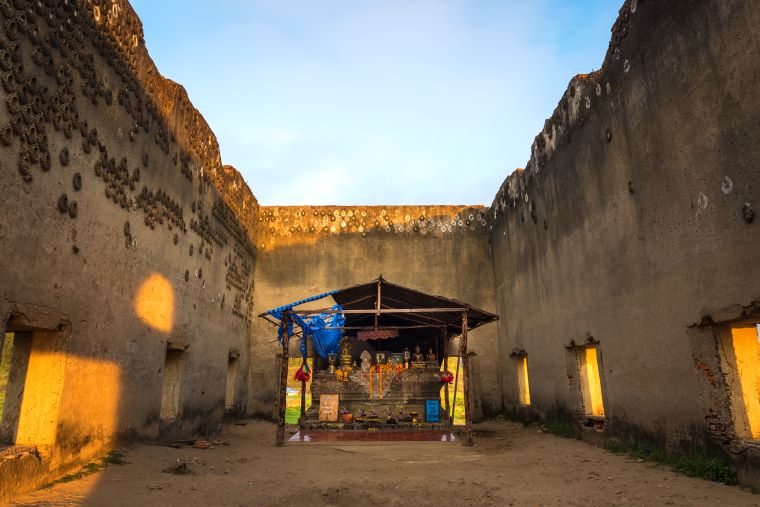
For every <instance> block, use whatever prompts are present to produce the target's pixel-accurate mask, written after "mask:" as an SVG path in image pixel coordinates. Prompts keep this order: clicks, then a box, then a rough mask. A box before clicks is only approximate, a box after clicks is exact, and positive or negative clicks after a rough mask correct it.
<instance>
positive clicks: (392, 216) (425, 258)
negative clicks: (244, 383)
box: [249, 206, 501, 416]
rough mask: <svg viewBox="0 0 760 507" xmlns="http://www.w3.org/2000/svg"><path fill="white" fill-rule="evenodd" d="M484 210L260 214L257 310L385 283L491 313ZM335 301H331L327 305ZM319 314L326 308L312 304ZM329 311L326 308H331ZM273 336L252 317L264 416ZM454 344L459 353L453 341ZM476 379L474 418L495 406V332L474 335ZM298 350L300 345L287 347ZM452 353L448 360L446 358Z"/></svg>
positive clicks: (257, 394)
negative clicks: (375, 282)
mask: <svg viewBox="0 0 760 507" xmlns="http://www.w3.org/2000/svg"><path fill="white" fill-rule="evenodd" d="M487 218H488V209H487V208H483V207H468V206H342V207H341V206H293V207H268V206H262V207H261V208H260V210H259V218H258V222H257V225H258V233H257V234H258V236H257V261H256V274H255V277H254V279H255V288H254V308H255V310H254V311H255V313H256V314H258V313H260V312H263V311H266V310H269V309H271V308H275V307H278V306H281V305H285V304H288V303H291V302H293V301H298V300H300V299H303V298H305V297H308V296H312V295H316V294H320V293H324V292H328V291H331V290H335V289H342V288H345V287H349V286H351V285H356V284H359V283H364V282H368V281H370V280H374V279H375V278H377V277H378V276H380V275H382V276H383V278H384V279H386V280H388V281H389V282H392V283H396V284H399V285H405V286H408V287H411V288H414V289H417V290H421V291H423V292H428V293H431V294H436V295H440V296H444V297H450V298H454V299H459V300H461V301H465V302H467V303H470V304H472V305H474V306H476V307H479V308H482V309H484V310H488V311H492V310H493V309H494V294H493V272H492V262H491V253H490V249H489V246H488V233H489V228H490V223H489V221H488V220H487ZM329 301H331V300H329ZM311 306H312V307H313V308H323V307H324V306H325V302H324V301H318V302H314V303H311ZM328 306H329V305H328ZM276 337H277V329H276V328H275V327H274V326H272V325H271V324H269V323H268V322H266V321H263V320H261V319H258V320H257V321H255V322H254V324H253V332H252V339H251V357H253V358H255V359H254V360H253V363H252V365H251V366H252V370H251V381H252V386H253V387H252V390H251V394H252V399H251V401H250V402H249V407H250V408H251V410H253V411H255V412H257V413H261V414H265V415H267V416H270V415H271V414H272V403H273V400H274V398H275V396H274V392H275V390H276V378H277V375H276V374H275V361H274V357H275V354H276V352H277V350H278V348H279V344H278V343H277V342H276V341H275V340H276ZM453 347H454V348H455V350H456V347H457V345H456V342H455V343H454V345H453ZM469 349H470V351H471V352H475V353H476V356H475V361H474V362H477V363H478V364H479V371H480V372H481V374H480V375H478V376H477V377H476V378H474V379H473V390H474V392H473V400H474V402H475V404H476V406H475V407H474V413H476V414H479V413H483V412H485V413H493V412H494V411H496V410H498V409H499V407H500V406H501V388H500V384H499V382H498V375H497V371H498V364H497V357H498V353H497V343H496V326H495V325H493V324H491V325H488V326H484V327H483V328H480V329H476V330H475V331H474V332H472V333H471V336H470V339H469ZM290 353H291V354H297V353H298V344H297V343H295V341H294V343H293V344H292V347H291V351H290ZM452 354H453V353H452Z"/></svg>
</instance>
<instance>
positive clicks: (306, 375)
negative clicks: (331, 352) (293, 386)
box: [296, 365, 311, 382]
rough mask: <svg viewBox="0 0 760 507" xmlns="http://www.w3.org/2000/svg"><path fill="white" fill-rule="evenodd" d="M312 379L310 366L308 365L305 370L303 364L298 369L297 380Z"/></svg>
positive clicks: (306, 380)
mask: <svg viewBox="0 0 760 507" xmlns="http://www.w3.org/2000/svg"><path fill="white" fill-rule="evenodd" d="M310 379H311V373H309V367H308V366H307V367H306V371H304V367H303V365H301V367H300V368H298V369H297V370H296V380H298V381H300V382H308V381H309V380H310Z"/></svg>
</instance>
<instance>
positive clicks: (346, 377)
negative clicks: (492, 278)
mask: <svg viewBox="0 0 760 507" xmlns="http://www.w3.org/2000/svg"><path fill="white" fill-rule="evenodd" d="M328 298H332V300H333V301H334V303H335V304H333V305H332V306H330V307H327V308H322V309H316V310H307V309H303V306H302V305H304V304H306V303H310V302H313V301H318V300H323V299H328ZM259 317H261V318H263V319H266V320H268V321H269V322H271V323H272V324H274V325H276V326H277V328H278V330H279V332H278V339H279V341H280V343H281V345H282V363H281V372H280V374H281V378H280V383H279V385H280V393H279V394H280V403H279V415H278V425H277V439H276V442H277V445H283V443H284V437H285V407H286V390H287V380H288V378H287V377H288V356H289V353H288V352H289V350H288V349H289V344H290V340H291V339H294V338H298V339H299V340H300V351H301V356H302V359H303V360H302V364H301V367H300V368H299V369H298V371H297V372H296V379H298V380H300V381H301V384H302V389H301V393H302V396H301V417H300V419H299V426H300V429H301V431H302V432H303V431H307V430H308V431H309V432H311V433H314V432H321V431H326V432H327V431H336V430H342V431H344V432H345V431H380V432H383V433H391V432H399V431H401V432H442V431H450V430H451V427H452V422H453V407H454V405H455V401H456V400H455V399H454V400H449V390H448V389H445V390H444V397H443V406H442V405H441V389H442V388H443V387H444V386H447V384H449V383H451V382H454V381H455V379H456V380H458V378H459V371H458V370H459V367H460V364H461V368H462V384H463V392H464V400H463V401H464V406H465V417H464V419H465V426H464V433H465V440H464V443H465V444H466V445H471V444H472V431H471V414H470V410H469V397H470V371H469V361H468V356H467V333H468V331H470V330H472V329H475V328H477V327H480V326H482V325H484V324H487V323H489V322H492V321H495V320H498V316H496V315H494V314H492V313H489V312H487V311H484V310H481V309H479V308H475V307H473V306H472V305H469V304H467V303H464V302H462V301H458V300H456V299H450V298H445V297H441V296H435V295H432V294H426V293H424V292H421V291H418V290H415V289H411V288H408V287H403V286H400V285H396V284H393V283H390V282H388V281H387V280H384V279H383V278H382V276H380V277H378V278H377V279H376V280H372V281H371V282H368V283H364V284H360V285H355V286H352V287H348V288H345V289H340V290H335V291H332V292H327V293H324V294H319V295H316V296H312V297H309V298H306V299H302V300H300V301H296V302H294V303H290V304H288V305H285V306H281V307H278V308H275V309H272V310H269V311H267V312H264V313H262V314H260V315H259ZM457 337H459V342H458V345H459V347H458V350H457V351H455V354H454V355H456V356H458V357H459V358H461V361H457V365H456V370H457V371H456V373H452V372H451V371H450V370H449V361H448V360H449V355H450V354H451V353H452V350H451V348H452V347H451V344H452V341H453V340H454V339H455V338H457ZM310 352H311V353H310ZM312 354H313V358H314V361H313V370H314V371H311V370H310V368H309V366H308V362H307V356H311V355H312ZM309 380H311V395H312V405H311V407H309V408H308V409H307V407H306V404H305V391H306V384H307V382H308V381H309ZM456 391H457V390H456V388H455V389H454V397H456Z"/></svg>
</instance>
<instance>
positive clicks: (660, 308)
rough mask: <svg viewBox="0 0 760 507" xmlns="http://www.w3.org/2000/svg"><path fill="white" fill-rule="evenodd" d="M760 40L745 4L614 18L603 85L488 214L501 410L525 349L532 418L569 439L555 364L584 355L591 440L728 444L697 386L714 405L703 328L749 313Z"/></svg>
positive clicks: (566, 399) (568, 384)
mask: <svg viewBox="0 0 760 507" xmlns="http://www.w3.org/2000/svg"><path fill="white" fill-rule="evenodd" d="M758 26H760V4H758V3H757V2H746V1H738V0H721V1H718V0H704V1H698V2H692V1H687V0H675V1H670V2H655V1H651V0H647V1H643V0H639V1H638V2H637V1H635V0H628V1H626V2H625V4H624V6H623V7H622V9H621V11H620V17H619V19H618V21H617V22H616V24H615V26H614V27H613V34H612V41H611V43H610V49H609V51H608V53H607V56H606V59H605V61H604V64H603V66H602V68H601V70H599V71H597V72H595V73H593V74H589V75H580V76H577V77H576V78H575V79H573V80H572V81H571V83H570V85H569V87H568V89H567V91H566V92H565V94H564V95H563V97H562V99H561V101H560V103H559V105H558V106H557V109H556V110H555V112H554V114H553V116H552V117H551V118H550V119H549V120H547V122H546V124H545V128H544V130H543V131H542V132H541V133H540V134H539V135H538V136H537V137H536V140H535V142H534V144H533V148H532V156H531V159H530V161H529V162H528V164H527V166H526V168H525V170H521V171H517V172H515V173H514V174H513V175H511V176H510V177H508V178H507V179H506V181H505V182H504V184H503V185H502V187H501V189H500V190H499V192H498V193H497V195H496V197H495V199H494V202H493V205H492V208H491V212H492V215H491V218H492V219H493V220H494V229H493V239H492V241H493V255H494V274H495V283H496V297H497V312H496V313H499V314H501V315H502V317H503V318H502V320H501V321H500V322H499V341H500V351H501V358H500V363H501V365H502V371H503V372H505V374H504V376H503V392H504V399H505V404H506V405H508V406H515V405H516V404H517V401H518V400H517V379H516V378H515V377H516V374H515V368H514V366H513V365H514V359H513V358H512V357H510V354H511V353H512V352H519V351H520V350H521V349H522V350H524V351H525V352H526V353H527V355H528V364H529V375H530V388H531V401H532V408H533V409H534V410H536V411H538V412H541V413H542V414H544V415H547V416H564V417H568V416H569V417H570V418H571V420H576V421H577V419H578V418H579V416H580V414H581V411H582V407H581V405H580V404H581V399H580V390H579V388H578V383H577V378H576V377H577V370H576V369H575V359H574V357H573V351H572V350H570V349H568V348H566V347H568V346H570V345H571V343H572V342H573V341H574V342H575V343H576V344H580V343H584V342H587V341H588V340H589V339H593V340H595V341H598V342H599V346H598V347H599V352H600V357H601V366H602V368H601V370H602V379H601V380H602V386H603V389H604V405H605V409H606V416H607V418H608V421H607V425H606V427H605V429H604V432H603V434H604V436H605V437H609V436H634V437H636V438H638V439H639V441H640V442H649V443H652V444H657V445H662V446H667V447H670V448H678V447H682V448H683V447H690V446H693V444H694V443H695V442H697V443H700V444H701V445H707V446H708V447H709V446H711V445H714V444H717V443H720V444H725V443H726V441H727V440H726V439H728V440H730V435H726V434H725V433H724V434H723V435H720V434H719V433H720V431H718V432H717V434H716V431H715V430H716V425H714V424H712V423H711V422H708V420H709V415H710V414H711V413H713V412H715V411H716V410H717V411H720V410H725V409H721V404H722V403H723V402H722V401H721V400H720V399H719V398H720V397H719V396H718V397H715V396H711V395H710V392H709V391H708V390H707V389H705V388H704V385H707V384H712V385H713V386H719V388H716V390H717V391H722V392H723V393H725V386H724V385H723V384H722V382H723V381H722V378H721V375H720V373H721V372H720V370H719V366H718V365H717V364H718V363H717V361H716V360H715V357H716V348H715V338H714V334H713V331H712V329H711V328H710V326H709V324H710V323H712V322H713V321H716V322H717V321H720V320H723V319H725V318H733V319H741V318H743V317H746V316H747V311H746V308H747V307H751V306H752V303H753V302H756V301H758V300H760V287H759V286H758V283H757V281H758V279H760V248H758V244H759V243H758V234H760V232H758V225H759V224H758V220H757V219H755V213H756V209H757V208H758V206H760V186H758V181H759V180H758V167H757V160H758V159H759V156H760V138H758V136H757V132H758V123H757V122H758V118H759V117H760V88H758V77H759V76H760V71H759V69H760V67H758V63H757V62H758V59H757V57H758V54H760V39H758V36H757V27H758ZM727 308H728V309H734V310H732V311H730V312H728V313H726V312H725V311H723V310H724V309H727ZM726 315H729V317H726ZM695 324H696V325H695ZM702 356H705V357H707V358H711V363H710V364H712V365H713V366H714V367H713V366H710V364H707V363H706V362H705V361H701V362H700V361H699V360H697V359H698V358H699V357H702ZM716 368H718V369H717V370H716ZM717 429H718V430H720V428H717ZM595 433H596V432H595V431H593V430H591V431H590V432H589V431H587V434H588V436H592V434H595ZM722 449H723V450H726V449H728V447H726V446H725V445H724V446H723V448H722ZM734 450H735V449H734ZM715 452H720V449H717V450H715ZM742 456H744V457H742ZM732 457H733V458H735V459H736V460H738V461H737V462H740V461H742V460H744V459H745V457H746V453H745V454H736V453H733V454H732ZM750 461H751V460H750ZM745 464H746V463H745ZM757 466H758V462H757V460H755V461H754V464H750V465H748V467H749V468H747V467H745V468H744V469H743V471H742V470H740V477H742V475H741V474H745V475H744V477H745V480H748V479H746V477H747V475H746V474H747V473H748V472H747V470H749V469H751V468H752V467H754V469H755V470H756V469H757ZM755 483H757V481H756V480H755Z"/></svg>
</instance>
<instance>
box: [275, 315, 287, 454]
mask: <svg viewBox="0 0 760 507" xmlns="http://www.w3.org/2000/svg"><path fill="white" fill-rule="evenodd" d="M289 320H290V316H289V315H288V313H287V312H286V313H285V315H284V316H283V317H282V323H283V325H284V328H285V333H284V334H283V337H282V363H281V364H280V406H279V407H278V408H279V410H278V412H279V413H278V414H277V436H276V438H275V445H277V446H278V447H282V446H283V445H285V407H286V405H287V403H288V398H287V397H288V345H289V342H290V336H288V321H289Z"/></svg>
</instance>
